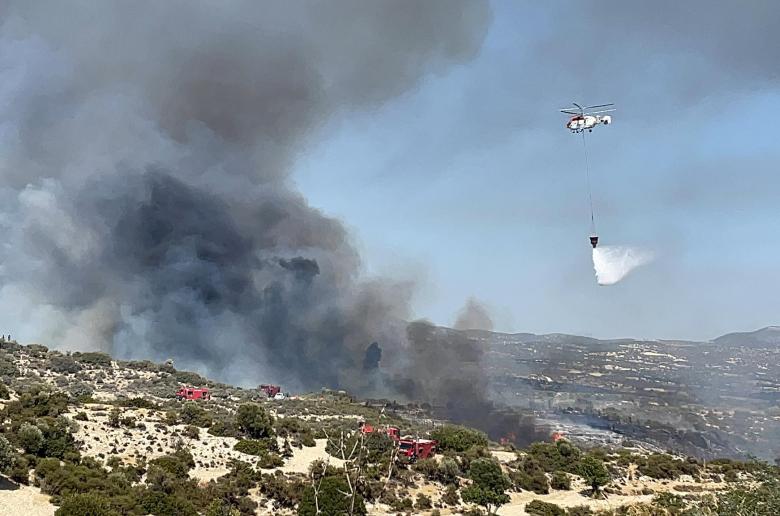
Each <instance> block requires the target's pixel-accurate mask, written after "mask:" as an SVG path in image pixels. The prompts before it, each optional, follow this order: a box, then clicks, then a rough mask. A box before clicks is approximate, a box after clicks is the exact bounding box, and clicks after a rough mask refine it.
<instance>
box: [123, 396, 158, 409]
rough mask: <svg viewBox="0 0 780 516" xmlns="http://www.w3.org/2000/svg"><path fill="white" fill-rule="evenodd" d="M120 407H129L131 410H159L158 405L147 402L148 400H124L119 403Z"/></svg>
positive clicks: (136, 398) (137, 398)
mask: <svg viewBox="0 0 780 516" xmlns="http://www.w3.org/2000/svg"><path fill="white" fill-rule="evenodd" d="M119 404H120V405H122V406H123V407H129V408H142V409H152V410H154V409H157V408H158V407H157V404H156V403H155V402H153V401H151V400H147V399H146V398H139V397H135V398H129V399H123V400H121V401H120V402H119Z"/></svg>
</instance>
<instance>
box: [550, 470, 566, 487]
mask: <svg viewBox="0 0 780 516" xmlns="http://www.w3.org/2000/svg"><path fill="white" fill-rule="evenodd" d="M550 487H552V488H553V489H558V490H559V491H568V490H569V489H571V479H570V478H569V475H567V474H566V473H565V472H564V471H555V472H553V476H552V480H551V481H550Z"/></svg>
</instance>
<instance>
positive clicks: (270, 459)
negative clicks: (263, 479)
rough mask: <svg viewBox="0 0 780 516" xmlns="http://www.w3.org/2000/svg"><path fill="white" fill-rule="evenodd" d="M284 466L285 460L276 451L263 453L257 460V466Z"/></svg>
mask: <svg viewBox="0 0 780 516" xmlns="http://www.w3.org/2000/svg"><path fill="white" fill-rule="evenodd" d="M281 466H284V460H283V459H282V458H281V457H280V456H278V455H277V454H275V453H266V454H265V455H261V456H260V459H259V460H258V461H257V467H258V468H261V469H273V468H279V467H281Z"/></svg>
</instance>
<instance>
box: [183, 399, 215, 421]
mask: <svg viewBox="0 0 780 516" xmlns="http://www.w3.org/2000/svg"><path fill="white" fill-rule="evenodd" d="M179 420H180V421H181V422H182V423H184V424H185V425H195V426H200V427H208V426H210V425H211V416H210V415H209V413H208V412H206V410H205V409H204V408H203V407H201V406H199V405H198V404H197V403H195V402H194V401H188V402H186V403H185V404H184V405H183V406H182V407H181V410H180V411H179Z"/></svg>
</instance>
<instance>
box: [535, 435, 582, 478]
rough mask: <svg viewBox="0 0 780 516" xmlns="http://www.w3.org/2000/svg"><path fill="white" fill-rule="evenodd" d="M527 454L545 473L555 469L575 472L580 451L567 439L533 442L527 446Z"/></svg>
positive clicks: (580, 454)
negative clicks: (553, 441) (555, 441)
mask: <svg viewBox="0 0 780 516" xmlns="http://www.w3.org/2000/svg"><path fill="white" fill-rule="evenodd" d="M527 452H528V456H529V457H530V458H532V459H533V460H534V461H536V463H537V464H539V466H540V467H541V468H542V470H544V471H545V472H546V473H552V472H553V471H555V470H561V471H566V472H569V473H576V472H577V468H578V464H579V460H580V457H581V456H582V452H580V450H579V448H577V447H576V446H574V445H573V444H571V443H570V442H568V441H565V440H560V441H558V442H557V443H555V444H552V443H533V444H532V445H531V446H529V447H528V451H527Z"/></svg>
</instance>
